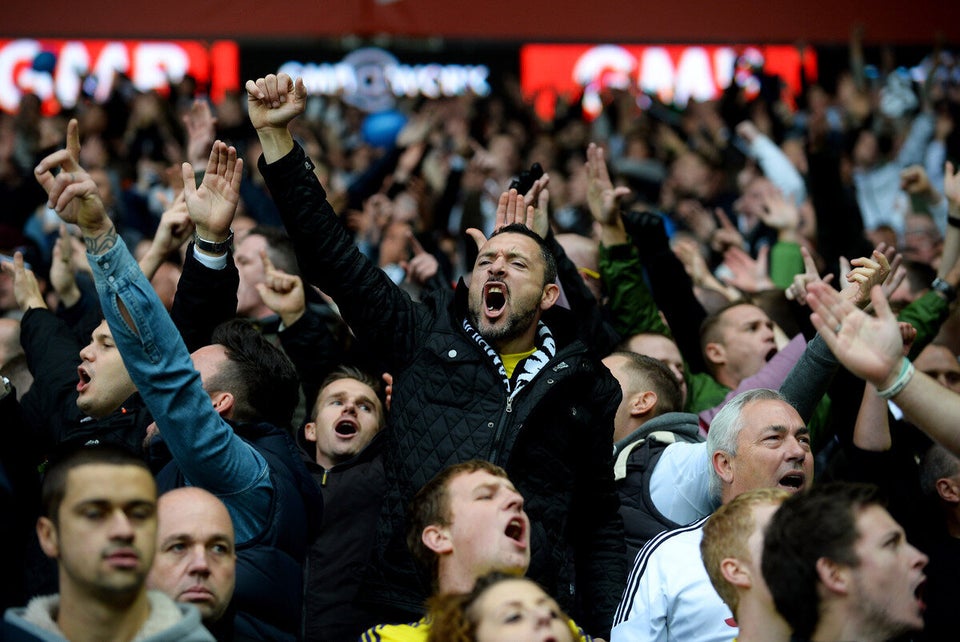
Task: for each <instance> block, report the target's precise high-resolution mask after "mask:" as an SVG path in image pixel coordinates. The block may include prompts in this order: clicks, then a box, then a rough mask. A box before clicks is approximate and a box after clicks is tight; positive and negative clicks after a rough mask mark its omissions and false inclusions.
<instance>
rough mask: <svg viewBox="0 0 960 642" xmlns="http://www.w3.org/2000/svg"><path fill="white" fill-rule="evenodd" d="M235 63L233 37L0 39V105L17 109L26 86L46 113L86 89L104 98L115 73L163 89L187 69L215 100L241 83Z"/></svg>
mask: <svg viewBox="0 0 960 642" xmlns="http://www.w3.org/2000/svg"><path fill="white" fill-rule="evenodd" d="M239 67H240V56H239V50H238V47H237V44H236V43H235V42H233V41H219V42H215V43H213V44H212V45H207V44H206V43H203V42H200V41H196V40H170V41H149V40H33V39H22V40H0V109H3V110H4V111H9V112H14V111H16V110H17V108H18V106H19V104H20V99H21V97H22V96H23V94H24V93H27V92H30V93H33V94H36V95H37V96H38V97H39V98H40V100H41V101H42V103H43V112H44V113H45V114H48V115H49V114H55V113H57V112H59V111H60V110H61V109H62V108H67V109H69V108H72V107H74V106H75V105H76V104H77V101H78V100H80V98H81V97H82V96H84V95H86V96H90V97H92V98H93V99H94V100H97V101H104V100H106V99H107V98H108V97H109V96H110V93H111V91H112V90H113V87H114V83H115V82H116V80H117V77H118V76H119V75H123V76H126V77H128V78H129V79H130V81H131V82H132V84H133V86H134V87H135V88H136V89H138V90H139V91H151V90H157V91H160V92H164V93H165V92H167V91H168V90H169V87H170V84H171V83H177V82H180V81H181V80H183V78H184V76H186V75H189V76H192V77H193V78H195V79H196V80H197V83H198V85H199V86H200V87H208V88H209V92H210V96H211V98H212V99H213V101H214V102H218V101H219V100H221V99H222V98H223V95H224V93H225V92H227V91H230V90H236V89H239V83H240V73H239Z"/></svg>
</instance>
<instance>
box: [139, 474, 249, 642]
mask: <svg viewBox="0 0 960 642" xmlns="http://www.w3.org/2000/svg"><path fill="white" fill-rule="evenodd" d="M236 564H237V554H236V549H235V546H234V534H233V522H232V521H231V520H230V513H228V512H227V507H226V506H224V504H223V502H222V501H220V500H219V499H218V498H217V497H215V496H214V495H213V494H212V493H210V492H208V491H206V490H203V489H202V488H196V487H193V486H187V487H184V488H177V489H175V490H171V491H169V492H167V493H164V494H163V495H161V496H160V499H159V500H158V502H157V554H156V557H155V558H154V560H153V566H152V567H151V568H150V574H149V575H148V576H147V586H148V587H149V588H151V589H154V590H158V591H162V592H163V593H166V594H167V595H168V596H170V597H171V598H173V599H174V600H175V601H177V602H182V603H186V604H193V605H194V606H196V607H197V609H198V610H199V611H200V616H201V618H203V624H204V626H206V627H207V628H208V629H209V630H210V631H211V632H212V633H214V635H216V637H217V639H224V637H225V636H224V635H222V632H223V629H232V628H233V626H232V623H230V622H227V621H224V622H221V620H222V619H223V616H224V614H225V613H226V611H227V607H228V606H229V605H230V599H231V598H232V597H233V588H234V580H235V574H236Z"/></svg>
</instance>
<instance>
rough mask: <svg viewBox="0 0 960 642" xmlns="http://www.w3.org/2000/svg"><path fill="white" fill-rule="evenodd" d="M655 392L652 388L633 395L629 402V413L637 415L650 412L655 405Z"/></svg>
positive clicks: (656, 398) (656, 399)
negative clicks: (631, 401)
mask: <svg viewBox="0 0 960 642" xmlns="http://www.w3.org/2000/svg"><path fill="white" fill-rule="evenodd" d="M658 400H659V398H658V397H657V393H655V392H654V391H653V390H645V391H643V392H641V393H640V394H638V395H637V396H636V397H634V400H633V403H632V404H630V415H631V416H633V417H639V416H642V415H645V414H647V413H648V412H652V411H653V410H654V409H655V408H656V407H657V401H658Z"/></svg>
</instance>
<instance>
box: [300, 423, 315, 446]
mask: <svg viewBox="0 0 960 642" xmlns="http://www.w3.org/2000/svg"><path fill="white" fill-rule="evenodd" d="M303 438H304V439H306V440H307V441H316V440H317V423H316V422H315V421H309V422H307V423H306V424H304V425H303Z"/></svg>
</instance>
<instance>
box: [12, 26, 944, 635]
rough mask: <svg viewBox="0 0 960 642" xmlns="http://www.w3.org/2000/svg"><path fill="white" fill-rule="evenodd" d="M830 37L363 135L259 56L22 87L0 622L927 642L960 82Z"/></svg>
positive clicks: (15, 139)
mask: <svg viewBox="0 0 960 642" xmlns="http://www.w3.org/2000/svg"><path fill="white" fill-rule="evenodd" d="M850 61H851V65H850V69H849V70H848V71H845V72H843V73H841V74H839V75H838V77H837V78H836V82H835V83H831V87H829V88H827V87H825V86H821V85H818V84H812V83H808V84H807V85H805V87H804V90H803V93H802V94H801V95H800V96H797V97H789V96H787V95H786V93H785V90H784V88H783V87H782V86H781V85H780V83H779V82H778V79H776V78H772V77H767V76H762V75H761V79H762V90H761V91H759V92H754V91H752V90H751V89H750V88H749V87H745V86H740V85H738V84H736V83H734V84H733V85H731V87H730V88H729V89H727V90H726V91H725V92H724V93H723V95H722V96H721V97H720V98H719V99H718V100H716V101H712V102H704V103H695V102H694V103H691V104H688V105H686V106H685V107H684V108H683V109H676V108H673V107H671V106H667V105H663V104H660V103H658V102H657V101H656V99H655V98H653V99H652V100H651V97H650V96H644V95H641V94H638V92H637V91H635V90H621V89H612V88H611V89H609V90H605V92H604V93H603V94H602V95H601V97H602V99H603V109H602V111H601V112H600V114H599V116H597V117H596V118H595V119H592V120H591V119H588V118H587V117H586V116H585V114H584V113H582V111H581V110H580V109H578V107H577V105H576V103H566V102H563V101H560V102H559V103H558V105H557V111H556V115H555V117H554V118H553V120H551V121H549V122H545V121H544V120H542V119H541V118H539V117H538V116H537V115H536V114H535V112H534V111H533V109H532V107H531V106H530V105H529V104H526V103H524V101H523V100H522V98H521V96H520V93H519V91H518V90H517V89H516V88H515V87H512V86H510V85H509V83H506V86H505V87H504V88H502V90H501V91H498V92H495V93H494V94H493V95H491V96H487V97H482V98H481V97H477V96H472V95H465V96H461V97H456V98H445V99H439V100H425V99H423V100H417V101H411V102H409V104H405V105H402V106H401V107H400V111H402V112H403V113H404V116H405V118H404V120H405V122H404V124H403V126H402V127H401V128H399V129H398V131H397V132H396V135H395V136H392V137H391V141H389V142H388V143H387V144H384V141H382V140H379V139H377V140H374V139H373V138H371V136H370V134H369V130H370V128H369V126H368V127H365V126H364V123H365V119H369V118H373V117H372V116H367V115H365V114H363V113H362V112H361V111H359V110H358V109H356V108H354V107H351V106H349V105H348V104H347V103H345V102H343V101H341V100H339V99H337V98H328V97H324V98H320V97H315V96H308V95H307V94H306V91H305V90H304V87H303V85H302V83H301V82H299V81H298V80H297V79H291V78H289V77H287V76H285V75H283V74H281V75H280V76H275V75H269V76H266V77H264V78H260V79H256V80H251V81H248V82H247V84H246V87H245V91H244V92H242V93H237V94H233V95H228V96H227V97H226V98H225V99H224V100H223V101H222V102H221V103H219V104H215V105H211V104H209V103H208V102H206V101H204V100H197V99H196V98H195V94H196V93H197V88H196V87H195V85H194V83H193V82H192V81H191V80H190V79H189V78H188V79H185V80H184V81H183V82H181V83H179V84H177V85H175V86H173V87H171V89H170V93H169V95H168V96H161V95H160V94H159V93H153V92H151V93H140V92H136V91H134V90H132V89H131V88H130V87H129V86H128V85H125V84H124V83H123V82H120V83H118V85H117V86H116V88H115V90H114V92H113V93H112V94H111V96H110V98H109V100H107V101H106V102H105V103H102V104H99V103H95V102H93V101H92V100H86V101H81V102H80V103H79V104H78V106H77V107H76V108H75V109H74V110H71V111H70V112H65V113H61V114H58V115H56V116H50V117H45V116H42V115H41V112H40V104H39V102H38V100H37V99H36V97H34V96H31V95H25V96H24V98H23V100H22V101H21V104H20V108H19V110H18V112H17V113H16V114H0V197H2V198H0V202H2V203H3V204H4V206H3V208H2V209H0V252H2V253H3V254H4V255H5V256H4V257H3V264H2V268H3V269H2V271H0V317H2V318H0V375H3V379H2V380H0V382H2V384H3V389H0V395H2V396H0V413H2V414H0V417H2V424H3V426H2V428H3V431H4V434H5V436H6V439H5V443H4V445H3V447H2V448H0V502H2V503H0V510H3V511H4V514H5V515H7V516H9V519H5V520H3V523H4V526H3V527H2V528H0V531H2V537H3V538H4V539H3V540H2V541H3V542H4V544H5V546H4V547H3V550H4V551H5V552H4V554H3V556H0V557H2V560H0V576H2V577H4V578H7V579H6V580H5V581H4V582H3V587H2V590H0V594H2V596H3V606H4V607H22V606H23V605H24V604H27V603H28V601H29V603H30V605H29V606H28V607H27V608H26V609H12V610H10V611H8V613H7V616H6V619H5V623H4V626H3V629H0V639H3V640H6V639H10V640H19V639H50V640H57V639H70V640H81V639H124V640H126V639H133V637H134V636H135V635H140V637H139V638H138V639H149V640H154V639H156V640H167V639H169V640H174V639H181V640H185V639H191V640H192V639H196V640H201V639H211V637H210V636H211V634H212V635H213V636H214V637H215V638H216V639H219V640H247V639H259V640H286V639H306V640H356V639H358V638H361V639H363V640H428V639H429V640H461V639H462V640H520V639H523V640H527V639H541V638H543V639H556V640H561V639H569V640H574V639H583V640H587V639H591V636H592V639H610V640H614V641H616V640H684V641H688V640H704V641H707V640H718V641H719V640H729V639H732V638H734V637H738V631H739V637H738V639H740V640H741V641H744V640H746V641H749V640H766V641H771V640H773V641H776V640H783V641H784V642H787V641H788V640H790V639H797V640H800V639H811V640H846V639H863V640H887V639H903V640H909V639H914V640H949V639H954V638H953V636H954V635H956V633H955V630H956V626H955V624H953V622H952V617H951V606H952V603H953V602H954V600H953V598H954V597H955V596H957V595H958V594H960V589H958V587H960V584H958V583H957V582H956V579H955V578H956V577H957V575H956V573H957V572H958V571H960V556H958V554H957V542H958V541H960V539H958V538H960V459H958V456H960V432H957V431H956V428H955V427H954V426H953V425H952V424H951V422H950V419H951V417H954V416H956V415H954V414H953V409H954V406H956V405H957V404H958V403H960V401H958V400H960V397H957V395H958V394H960V362H958V359H957V355H958V353H960V326H958V323H957V317H956V314H954V307H955V306H954V302H955V300H956V298H957V288H958V287H960V171H958V170H957V166H956V165H954V163H956V162H957V161H958V160H960V128H958V127H957V125H958V124H960V123H958V119H960V72H958V68H957V66H956V65H957V63H956V62H955V61H954V60H953V58H952V57H951V56H950V55H949V54H948V53H947V52H945V51H941V50H939V49H938V50H936V51H935V52H934V53H932V54H931V55H930V56H928V57H927V58H926V59H925V60H924V62H923V65H921V66H919V67H917V68H918V69H919V68H922V69H923V70H924V72H925V74H924V77H923V78H922V79H918V78H914V77H912V76H911V75H910V74H909V73H908V72H906V71H905V70H904V69H902V68H894V66H893V64H892V61H889V60H885V62H884V63H883V64H882V65H880V69H879V71H877V72H876V73H873V71H876V69H875V68H870V69H871V70H872V71H871V73H868V70H867V66H866V65H865V62H864V59H863V53H862V51H861V47H860V43H859V41H858V40H857V38H856V37H855V38H854V40H853V42H852V45H851V56H850ZM951 161H952V162H951ZM811 312H812V314H811ZM94 469H95V470H94ZM815 471H816V472H815ZM93 472H96V474H93ZM146 473H150V474H149V475H147V474H146ZM815 477H816V481H814V479H815ZM854 482H855V483H854ZM871 484H872V485H871ZM878 488H879V490H878ZM41 489H42V490H41ZM158 489H159V490H160V491H163V494H162V495H161V499H160V501H159V503H158V501H157V490H158ZM764 489H766V490H764ZM772 489H774V490H772ZM811 489H812V490H811ZM881 496H882V497H883V498H884V499H882V500H881ZM781 506H782V508H780V507H781ZM888 511H889V512H888ZM891 515H892V517H891ZM828 522H829V524H828ZM768 523H769V524H770V526H769V527H767V524H768ZM827 525H829V526H830V528H826V526H827ZM901 525H902V528H901ZM97 538H100V540H97ZM908 540H909V542H910V544H908V543H907V541H908ZM911 544H912V545H915V546H916V547H917V548H916V549H915V548H913V546H911ZM918 549H919V550H918ZM701 551H702V561H701ZM920 551H922V552H920ZM761 555H762V562H761V559H760V557H761ZM631 568H632V571H631V570H630V569H631ZM525 575H526V576H527V577H529V578H531V579H532V580H535V581H536V582H531V581H528V580H525V579H521V578H522V576H525ZM478 580H479V581H478ZM148 589H149V590H148ZM57 594H58V595H59V597H41V598H38V597H37V596H43V595H47V596H51V595H57ZM164 595H165V596H167V597H166V598H165V597H163V596H164ZM168 598H172V600H171V599H168ZM188 603H189V604H193V605H194V606H196V607H197V609H198V610H199V617H198V615H197V610H194V609H192V608H187V607H186V606H184V605H185V604H188ZM797 604H800V605H802V607H798V606H797ZM561 608H562V609H563V610H561ZM201 624H202V626H201ZM204 627H205V628H204ZM921 629H923V631H922V632H920V630H921ZM791 635H792V636H794V637H792V638H791ZM151 636H154V637H151ZM898 636H903V637H898Z"/></svg>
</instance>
